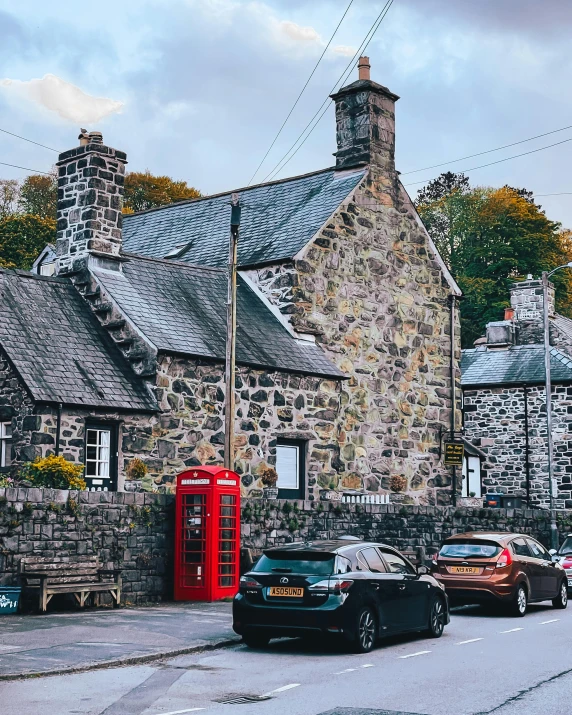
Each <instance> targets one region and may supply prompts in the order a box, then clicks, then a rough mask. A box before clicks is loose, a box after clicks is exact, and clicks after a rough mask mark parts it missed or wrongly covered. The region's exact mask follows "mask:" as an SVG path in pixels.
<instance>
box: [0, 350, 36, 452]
mask: <svg viewBox="0 0 572 715" xmlns="http://www.w3.org/2000/svg"><path fill="white" fill-rule="evenodd" d="M33 411H34V403H33V401H32V399H31V397H30V395H29V394H28V392H27V391H26V390H25V389H24V387H23V386H22V384H21V382H20V380H19V378H18V376H17V374H16V373H15V371H14V369H13V368H12V366H11V364H10V362H9V361H8V359H7V357H6V353H5V352H4V351H3V350H2V348H0V421H1V422H11V423H12V450H11V452H12V453H11V460H10V461H14V460H22V461H28V460H29V459H31V458H32V455H33V454H35V451H36V444H38V443H39V442H40V441H41V439H39V438H38V437H34V436H33V432H34V428H35V425H36V418H35V417H34V416H33V414H32V413H33Z"/></svg>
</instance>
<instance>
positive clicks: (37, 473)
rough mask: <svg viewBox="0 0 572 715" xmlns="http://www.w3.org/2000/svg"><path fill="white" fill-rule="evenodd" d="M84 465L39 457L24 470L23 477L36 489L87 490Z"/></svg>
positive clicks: (57, 458) (59, 458) (26, 465)
mask: <svg viewBox="0 0 572 715" xmlns="http://www.w3.org/2000/svg"><path fill="white" fill-rule="evenodd" d="M82 472H83V464H74V463H73V462H68V461H67V459H64V458H63V457H56V456H54V455H51V456H50V457H44V458H43V459H41V458H40V457H38V458H37V459H35V460H34V461H33V462H28V463H27V464H25V465H24V467H23V469H22V473H23V476H24V477H25V479H28V480H29V481H30V482H32V484H33V485H34V486H36V487H48V488H51V489H85V488H86V484H85V481H84V480H83V479H82V476H81V475H82Z"/></svg>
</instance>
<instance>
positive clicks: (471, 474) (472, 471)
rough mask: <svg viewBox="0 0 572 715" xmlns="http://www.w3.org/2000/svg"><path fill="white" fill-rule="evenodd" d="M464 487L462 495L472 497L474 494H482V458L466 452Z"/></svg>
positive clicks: (477, 495) (479, 495) (478, 495)
mask: <svg viewBox="0 0 572 715" xmlns="http://www.w3.org/2000/svg"><path fill="white" fill-rule="evenodd" d="M462 471H463V487H462V496H464V497H470V496H471V494H473V495H474V496H476V497H481V496H482V486H481V459H480V457H473V456H472V455H470V454H466V453H465V458H464V459H463V470H462Z"/></svg>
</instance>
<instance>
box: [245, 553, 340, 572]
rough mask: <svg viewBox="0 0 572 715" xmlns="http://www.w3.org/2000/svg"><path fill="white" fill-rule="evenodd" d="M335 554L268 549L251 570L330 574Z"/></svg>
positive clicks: (332, 570)
mask: <svg viewBox="0 0 572 715" xmlns="http://www.w3.org/2000/svg"><path fill="white" fill-rule="evenodd" d="M334 562H335V556H334V555H333V554H328V553H325V552H315V553H302V552H300V551H298V552H295V551H291V552H288V551H284V552H278V551H275V552H272V551H268V552H267V553H265V554H262V556H261V557H260V558H259V559H258V561H257V562H256V566H254V567H253V568H252V569H251V570H252V571H253V572H254V573H283V574H288V573H294V574H299V575H302V576H331V574H332V573H333V572H334Z"/></svg>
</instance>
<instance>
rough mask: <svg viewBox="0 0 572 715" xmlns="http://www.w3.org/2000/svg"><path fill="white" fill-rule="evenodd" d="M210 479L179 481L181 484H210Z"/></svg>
mask: <svg viewBox="0 0 572 715" xmlns="http://www.w3.org/2000/svg"><path fill="white" fill-rule="evenodd" d="M210 483H211V480H210V479H181V484H210Z"/></svg>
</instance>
